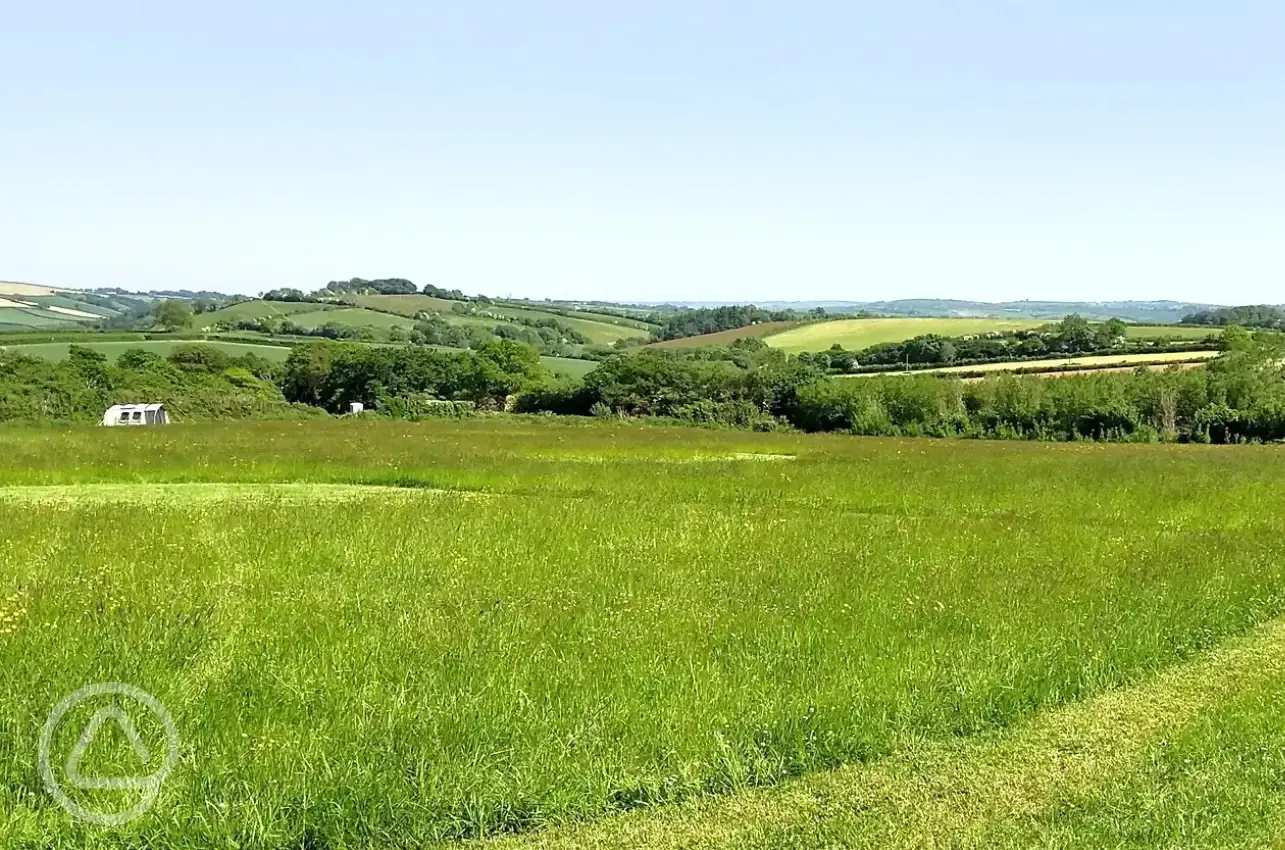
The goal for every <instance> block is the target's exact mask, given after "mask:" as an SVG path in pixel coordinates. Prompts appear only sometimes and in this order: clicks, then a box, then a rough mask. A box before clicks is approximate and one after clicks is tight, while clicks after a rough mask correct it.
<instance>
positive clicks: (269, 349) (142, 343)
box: [0, 339, 290, 361]
mask: <svg viewBox="0 0 1285 850" xmlns="http://www.w3.org/2000/svg"><path fill="white" fill-rule="evenodd" d="M72 345H79V346H82V347H83V348H88V349H91V350H93V351H97V352H100V353H102V354H104V355H106V357H107V359H108V360H113V361H114V360H115V359H116V358H117V357H120V356H121V354H123V353H125V352H126V351H129V350H130V349H131V348H142V349H144V350H146V351H151V352H155V353H156V354H160V355H161V356H164V355H167V354H169V353H170V352H171V351H173V350H174V347H175V346H177V345H208V346H211V347H213V348H217V349H219V350H221V351H224V352H226V353H228V354H230V355H231V356H233V357H239V356H241V355H242V354H254V355H257V356H259V357H262V358H264V359H265V360H276V361H284V360H285V359H286V357H288V356H289V354H290V349H289V348H287V347H285V346H281V345H253V344H250V343H244V342H224V341H223V340H214V339H211V340H168V339H166V340H128V341H123V342H95V341H93V340H92V339H86V341H85V342H76V343H70V342H38V343H26V344H22V345H0V347H3V348H4V349H5V350H6V351H12V352H14V353H15V354H25V355H27V356H28V357H43V358H45V359H46V360H65V359H66V358H67V351H68V349H69V348H70V347H71V346H72Z"/></svg>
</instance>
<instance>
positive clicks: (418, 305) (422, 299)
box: [344, 295, 460, 319]
mask: <svg viewBox="0 0 1285 850" xmlns="http://www.w3.org/2000/svg"><path fill="white" fill-rule="evenodd" d="M344 297H345V299H346V300H348V301H352V302H353V303H355V304H357V306H359V307H367V308H369V309H371V310H382V311H383V312H386V313H396V314H397V315H399V316H405V317H407V318H410V319H413V318H415V317H416V316H418V315H419V314H420V313H434V314H441V315H444V316H449V315H451V308H452V307H453V306H454V305H456V304H458V303H460V302H458V301H448V300H446V299H444V298H434V297H433V296H431V295H346V296H344Z"/></svg>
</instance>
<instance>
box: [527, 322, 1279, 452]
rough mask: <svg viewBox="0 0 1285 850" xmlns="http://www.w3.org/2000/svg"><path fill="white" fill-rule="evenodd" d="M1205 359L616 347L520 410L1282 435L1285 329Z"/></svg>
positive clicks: (1225, 437)
mask: <svg viewBox="0 0 1285 850" xmlns="http://www.w3.org/2000/svg"><path fill="white" fill-rule="evenodd" d="M1225 344H1226V345H1227V347H1228V349H1229V351H1228V353H1227V354H1226V355H1225V356H1224V357H1222V358H1220V359H1219V360H1217V361H1215V362H1214V363H1212V364H1210V365H1209V366H1208V367H1207V368H1203V369H1192V370H1181V369H1170V370H1165V371H1147V370H1145V369H1139V370H1137V371H1134V372H1127V373H1099V374H1088V375H1073V376H1066V377H1059V378H1045V377H1036V376H1016V375H1000V376H994V377H988V378H987V379H986V380H983V381H978V382H975V383H969V382H965V381H962V380H959V379H953V378H942V377H938V376H931V375H920V376H904V375H894V376H863V377H852V378H830V377H826V376H825V375H824V374H823V372H822V370H821V368H820V367H818V366H817V365H816V364H815V363H814V362H812V361H809V360H805V359H801V358H791V357H787V356H785V355H782V354H781V353H780V352H774V351H770V350H768V351H761V350H753V349H750V350H747V351H743V352H742V356H741V357H740V358H737V357H736V356H735V355H733V354H731V353H730V352H728V354H727V355H726V356H717V355H715V356H711V352H708V351H707V352H703V353H700V354H697V353H696V352H691V353H688V352H675V351H656V350H647V351H643V352H639V353H636V354H630V355H618V356H616V357H613V358H611V359H610V360H608V361H607V362H605V363H604V364H603V365H602V366H600V367H599V368H598V369H596V370H595V371H594V372H592V373H590V374H589V375H588V376H587V377H586V378H585V379H584V381H583V382H582V383H581V384H578V385H573V386H565V387H555V388H546V389H544V390H541V391H537V392H531V393H528V394H527V395H526V396H524V398H523V400H522V408H523V409H525V410H528V411H533V412H534V411H550V412H554V413H564V414H565V413H570V414H579V415H623V416H636V415H648V416H667V417H674V418H678V419H685V420H690V421H700V422H721V423H725V424H732V425H748V426H751V427H755V428H760V429H769V428H775V427H794V428H798V429H801V430H804V431H842V432H846V433H851V434H861V435H881V436H896V435H902V436H940V437H947V436H957V437H985V438H1011V439H1045V440H1074V439H1100V440H1152V439H1166V440H1181V441H1196V442H1240V441H1246V440H1279V439H1285V371H1283V369H1285V367H1282V355H1283V354H1285V352H1283V351H1282V350H1281V341H1280V338H1279V337H1277V335H1275V334H1269V335H1266V336H1262V337H1258V338H1252V337H1249V336H1248V335H1247V334H1245V332H1243V331H1240V330H1239V329H1233V330H1232V331H1229V333H1228V339H1227V341H1226V343H1225Z"/></svg>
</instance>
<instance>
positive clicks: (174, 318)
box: [152, 298, 192, 331]
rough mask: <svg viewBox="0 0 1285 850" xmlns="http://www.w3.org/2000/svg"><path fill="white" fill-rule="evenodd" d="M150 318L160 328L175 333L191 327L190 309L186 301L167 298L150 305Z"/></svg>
mask: <svg viewBox="0 0 1285 850" xmlns="http://www.w3.org/2000/svg"><path fill="white" fill-rule="evenodd" d="M152 318H153V319H155V320H156V324H158V325H160V326H161V327H163V328H165V329H167V330H171V331H177V330H182V329H183V328H190V327H192V307H191V305H190V304H188V303H187V302H186V301H179V300H178V299H176V298H167V299H165V300H164V301H158V302H156V303H155V304H153V305H152Z"/></svg>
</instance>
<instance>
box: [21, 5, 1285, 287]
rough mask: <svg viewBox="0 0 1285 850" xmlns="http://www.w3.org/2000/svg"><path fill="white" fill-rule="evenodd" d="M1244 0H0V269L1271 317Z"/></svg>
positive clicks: (1261, 146)
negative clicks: (1214, 311)
mask: <svg viewBox="0 0 1285 850" xmlns="http://www.w3.org/2000/svg"><path fill="white" fill-rule="evenodd" d="M1282 43H1285V6H1282V5H1281V4H1280V3H1269V2H1265V0H1254V2H1245V0H1239V2H1238V0H1230V2H1226V3H1220V4H1215V3H1208V2H1199V3H1197V2H1191V0H1168V2H1160V0H1116V2H1105V1H1104V0H1081V2H1053V1H1052V0H1022V2H1018V0H990V2H979V0H954V2H946V0H939V2H928V1H927V0H906V2H901V3H885V2H880V3H870V2H862V0H848V2H817V0H812V1H811V2H809V0H794V2H755V0H739V2H732V1H731V0H683V2H679V0H653V2H646V3H643V2H621V3H603V2H601V1H600V0H598V2H588V0H579V1H578V2H571V0H546V2H540V3H537V2H532V0H508V2H494V0H476V2H469V3H449V4H448V3H440V2H433V0H421V2H410V0H371V2H366V3H360V4H359V3H342V2H334V1H333V0H330V1H329V2H328V0H314V1H313V2H309V3H303V2H299V0H284V1H283V2H273V0H261V2H247V1H246V0H228V2H222V3H218V4H214V3H210V4H200V5H194V4H185V3H174V2H172V0H170V2H164V3H162V2H154V1H153V0H136V2H129V0H122V2H119V3H114V4H103V3H98V2H88V0H45V2H41V3H20V2H14V0H8V2H6V0H0V116H2V120H3V125H2V129H0V280H19V281H28V282H31V283H36V284H43V285H48V286H63V287H76V288H81V287H85V288H88V287H95V286H120V287H124V288H128V289H180V288H181V289H216V290H222V291H226V292H239V293H250V294H252V293H257V292H260V291H263V290H266V289H270V288H275V287H280V286H290V287H297V288H300V289H315V288H317V287H319V286H322V285H324V284H325V283H326V282H327V281H329V280H334V279H346V278H351V277H365V278H376V277H406V278H410V279H411V280H414V281H415V282H416V283H418V284H420V285H423V284H425V283H433V284H435V285H438V286H442V287H445V288H459V289H462V290H464V291H465V292H470V293H486V294H489V295H496V296H505V295H513V296H522V297H533V298H541V297H555V298H602V299H610V300H620V301H674V300H683V301H700V300H704V301H751V300H758V301H763V300H850V301H871V300H882V299H894V298H912V297H913V298H961V299H976V300H992V301H996V300H1016V299H1021V298H1028V299H1039V300H1124V299H1139V300H1142V299H1161V298H1166V299H1174V300H1183V301H1198V302H1214V303H1279V302H1282V301H1285V294H1283V293H1282V288H1281V283H1282V282H1283V281H1285V167H1283V165H1282V163H1283V158H1282V151H1285V98H1283V97H1282V95H1283V94H1285V51H1282V50H1281V49H1280V45H1281V44H1282Z"/></svg>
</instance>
